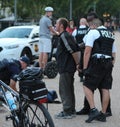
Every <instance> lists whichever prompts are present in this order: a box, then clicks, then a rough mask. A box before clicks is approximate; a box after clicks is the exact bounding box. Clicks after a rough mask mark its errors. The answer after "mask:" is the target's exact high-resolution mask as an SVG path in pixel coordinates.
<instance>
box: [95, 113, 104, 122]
mask: <svg viewBox="0 0 120 127" xmlns="http://www.w3.org/2000/svg"><path fill="white" fill-rule="evenodd" d="M96 120H98V121H101V122H106V115H105V113H102V112H100V115H99V116H98V117H97V118H96Z"/></svg>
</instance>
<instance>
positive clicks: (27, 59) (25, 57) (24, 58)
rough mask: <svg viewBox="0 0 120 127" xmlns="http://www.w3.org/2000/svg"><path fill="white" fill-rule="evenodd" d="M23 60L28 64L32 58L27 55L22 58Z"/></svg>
mask: <svg viewBox="0 0 120 127" xmlns="http://www.w3.org/2000/svg"><path fill="white" fill-rule="evenodd" d="M20 60H21V61H23V62H25V63H26V64H27V65H29V64H30V59H29V58H28V57H27V56H22V57H21V58H20Z"/></svg>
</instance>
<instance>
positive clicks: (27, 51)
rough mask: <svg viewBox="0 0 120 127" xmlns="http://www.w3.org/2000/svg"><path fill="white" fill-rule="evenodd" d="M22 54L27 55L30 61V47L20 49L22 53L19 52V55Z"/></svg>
mask: <svg viewBox="0 0 120 127" xmlns="http://www.w3.org/2000/svg"><path fill="white" fill-rule="evenodd" d="M24 55H26V56H27V57H29V59H30V62H32V60H33V59H32V53H31V51H30V49H28V48H24V49H23V51H22V53H21V56H24Z"/></svg>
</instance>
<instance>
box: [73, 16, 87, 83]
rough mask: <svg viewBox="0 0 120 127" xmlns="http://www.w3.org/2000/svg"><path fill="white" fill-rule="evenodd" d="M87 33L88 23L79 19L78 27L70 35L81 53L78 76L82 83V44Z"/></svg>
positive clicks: (83, 19)
mask: <svg viewBox="0 0 120 127" xmlns="http://www.w3.org/2000/svg"><path fill="white" fill-rule="evenodd" d="M87 31H88V23H87V20H86V19H85V18H81V19H80V22H79V27H78V28H77V29H75V30H74V31H73V33H72V36H74V37H75V39H76V41H77V43H78V45H79V46H80V52H81V58H80V70H81V72H79V76H80V81H81V82H82V81H83V72H82V70H83V54H84V43H83V37H84V36H85V34H86V33H87Z"/></svg>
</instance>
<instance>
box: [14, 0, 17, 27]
mask: <svg viewBox="0 0 120 127" xmlns="http://www.w3.org/2000/svg"><path fill="white" fill-rule="evenodd" d="M14 17H15V22H14V25H16V23H17V0H14Z"/></svg>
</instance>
